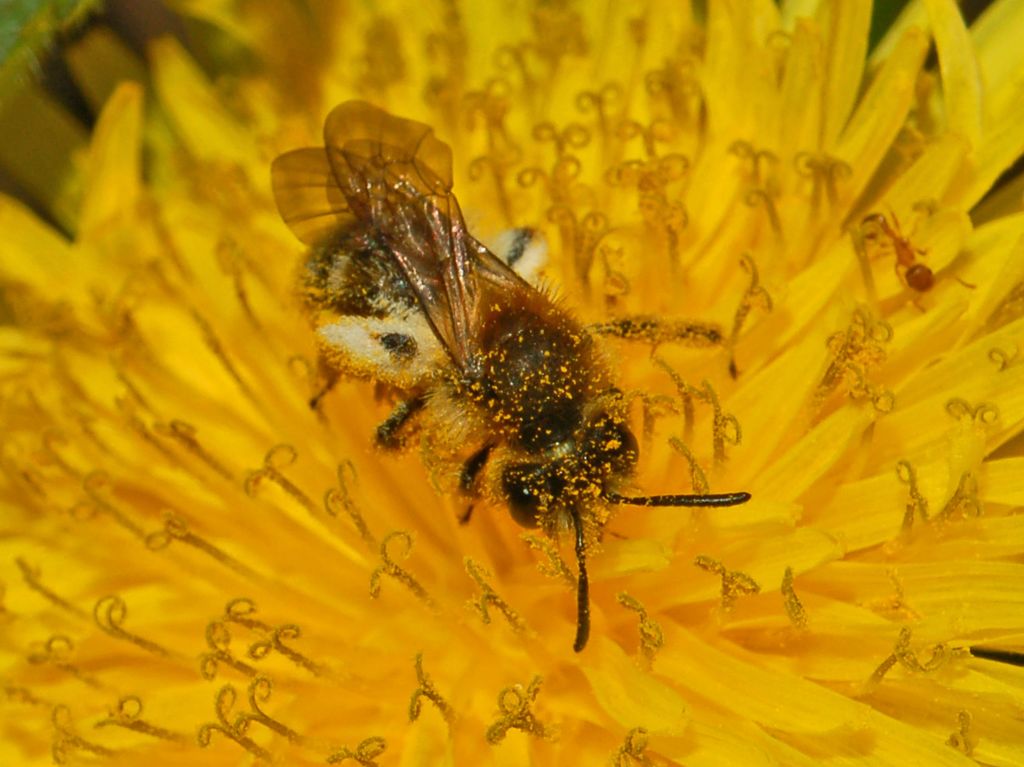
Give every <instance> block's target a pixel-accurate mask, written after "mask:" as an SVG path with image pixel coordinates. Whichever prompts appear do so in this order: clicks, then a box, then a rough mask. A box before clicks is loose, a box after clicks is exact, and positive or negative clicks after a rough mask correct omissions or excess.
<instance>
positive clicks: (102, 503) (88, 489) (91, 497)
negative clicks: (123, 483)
mask: <svg viewBox="0 0 1024 767" xmlns="http://www.w3.org/2000/svg"><path fill="white" fill-rule="evenodd" d="M110 485H111V480H110V475H109V474H107V473H106V472H105V471H91V472H89V473H88V474H86V475H85V478H84V479H83V480H82V490H84V491H85V495H86V498H87V500H84V501H82V502H81V503H79V504H77V505H76V506H75V508H73V509H72V515H73V516H75V517H76V518H79V519H87V518H88V517H89V516H91V514H93V513H103V514H106V515H107V516H108V517H110V518H111V519H113V520H114V522H116V523H117V524H118V525H119V526H120V527H122V528H124V529H125V530H127V531H128V532H129V533H131V534H132V535H133V536H135V537H136V538H138V539H140V540H145V538H146V533H145V531H143V529H142V528H141V527H140V526H139V525H138V524H137V523H136V522H135V521H134V520H133V519H131V518H130V517H129V516H128V515H127V514H125V513H124V512H123V511H122V510H121V509H120V508H118V507H117V506H115V505H114V504H113V503H111V502H110V501H109V500H108V499H107V494H108V493H109V491H110Z"/></svg>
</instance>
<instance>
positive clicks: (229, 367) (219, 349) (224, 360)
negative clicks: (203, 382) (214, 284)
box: [191, 309, 256, 401]
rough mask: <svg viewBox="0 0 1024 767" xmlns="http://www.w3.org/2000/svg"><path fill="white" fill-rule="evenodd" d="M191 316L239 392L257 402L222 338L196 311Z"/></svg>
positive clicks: (204, 340)
mask: <svg viewBox="0 0 1024 767" xmlns="http://www.w3.org/2000/svg"><path fill="white" fill-rule="evenodd" d="M191 314H192V319H193V320H194V321H195V323H196V325H198V326H199V331H200V332H201V333H202V335H203V343H205V344H206V346H207V348H208V349H209V350H210V351H211V352H212V353H213V356H214V357H216V358H217V361H218V362H219V363H220V365H221V367H223V368H224V370H225V371H226V372H227V374H228V375H229V376H231V378H232V380H234V382H235V384H237V386H238V388H239V390H240V391H241V392H242V393H243V394H245V396H247V397H248V398H249V399H251V400H254V401H255V399H256V398H255V395H253V393H252V389H250V388H249V385H248V384H247V383H246V382H245V380H244V379H243V378H242V375H241V373H240V372H239V371H238V368H237V367H236V366H235V363H234V362H232V361H231V358H230V357H229V356H228V353H227V351H226V350H225V348H224V344H223V343H221V340H220V338H218V337H217V334H216V333H215V332H214V330H213V326H212V325H211V324H210V323H209V321H208V320H207V319H206V318H205V317H203V316H202V315H201V314H200V313H199V312H198V311H196V310H195V309H193V310H192V312H191Z"/></svg>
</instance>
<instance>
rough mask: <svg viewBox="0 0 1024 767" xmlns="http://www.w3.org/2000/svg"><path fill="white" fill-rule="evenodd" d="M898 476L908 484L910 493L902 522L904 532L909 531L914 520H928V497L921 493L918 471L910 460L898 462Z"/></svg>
mask: <svg viewBox="0 0 1024 767" xmlns="http://www.w3.org/2000/svg"><path fill="white" fill-rule="evenodd" d="M896 476H897V478H899V481H900V482H902V483H903V484H904V485H906V486H907V492H908V493H909V494H910V500H909V501H907V506H906V511H905V512H904V514H903V524H902V530H903V532H907V531H909V530H910V528H912V527H913V526H914V520H915V519H917V518H918V517H920V519H921V521H922V522H927V521H928V499H927V498H925V497H924V496H923V495H921V491H920V490H919V489H918V486H917V472H916V471H915V470H914V467H913V466H911V465H910V462H909V461H897V462H896Z"/></svg>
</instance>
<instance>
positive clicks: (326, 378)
mask: <svg viewBox="0 0 1024 767" xmlns="http://www.w3.org/2000/svg"><path fill="white" fill-rule="evenodd" d="M319 367H320V369H321V373H322V375H321V378H322V380H323V384H322V385H321V386H320V388H319V389H318V390H317V392H316V394H314V395H313V396H312V397H310V398H309V409H310V410H316V409H317V408H319V407H320V401H321V400H322V399H323V398H324V397H325V396H327V394H328V392H330V390H331V389H333V388H334V387H335V386H336V385H337V383H338V381H339V380H340V379H341V373H340V371H339V370H338V369H337V368H335V367H331V366H329V365H327V364H325V363H323V360H322V359H321V365H320V366H319Z"/></svg>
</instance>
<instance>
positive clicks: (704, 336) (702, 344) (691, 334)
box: [587, 314, 725, 348]
mask: <svg viewBox="0 0 1024 767" xmlns="http://www.w3.org/2000/svg"><path fill="white" fill-rule="evenodd" d="M587 330H588V331H589V332H591V333H594V334H596V335H599V336H614V337H615V338H621V339H622V340H624V341H641V342H643V343H649V344H651V345H652V346H657V345H658V344H664V343H680V344H685V345H686V346H692V347H697V348H706V347H709V346H720V345H722V344H723V343H724V342H725V336H724V334H723V333H722V329H721V328H720V327H719V326H718V325H715V324H714V323H711V322H698V321H696V320H669V319H664V318H661V317H655V316H652V315H648V314H637V315H632V316H629V317H619V318H618V319H614V320H611V321H609V322H597V323H594V324H593V325H588V326H587Z"/></svg>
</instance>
